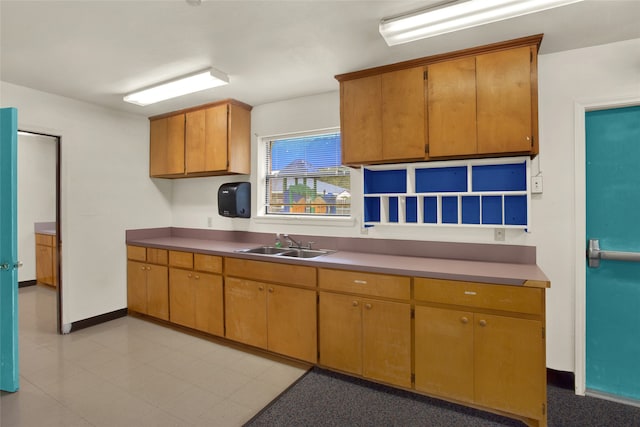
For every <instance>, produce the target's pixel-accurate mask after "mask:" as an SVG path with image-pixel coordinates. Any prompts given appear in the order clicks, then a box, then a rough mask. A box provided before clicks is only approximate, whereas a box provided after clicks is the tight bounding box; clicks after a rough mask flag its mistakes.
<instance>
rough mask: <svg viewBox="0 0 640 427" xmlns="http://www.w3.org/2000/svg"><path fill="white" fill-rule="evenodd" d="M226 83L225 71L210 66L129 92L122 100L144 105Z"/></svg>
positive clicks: (227, 79)
mask: <svg viewBox="0 0 640 427" xmlns="http://www.w3.org/2000/svg"><path fill="white" fill-rule="evenodd" d="M228 83H229V77H228V76H227V75H226V74H225V73H223V72H222V71H218V70H216V69H215V68H210V69H208V70H206V71H199V72H197V73H195V74H190V75H188V76H185V77H180V78H179V79H176V80H172V81H169V82H166V83H162V84H160V85H157V86H153V87H150V88H148V89H143V90H140V91H138V92H133V93H130V94H129V95H127V96H125V97H124V100H125V101H126V102H130V103H132V104H136V105H141V106H145V105H149V104H154V103H156V102H160V101H164V100H166V99H171V98H176V97H178V96H182V95H186V94H188V93H194V92H199V91H201V90H205V89H211V88H212V87H217V86H223V85H226V84H228Z"/></svg>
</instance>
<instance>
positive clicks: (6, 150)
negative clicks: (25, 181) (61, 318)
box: [0, 108, 20, 392]
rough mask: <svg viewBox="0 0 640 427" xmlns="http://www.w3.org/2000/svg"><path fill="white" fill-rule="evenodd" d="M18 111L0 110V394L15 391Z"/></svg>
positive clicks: (16, 386) (17, 378) (16, 345)
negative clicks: (0, 391)
mask: <svg viewBox="0 0 640 427" xmlns="http://www.w3.org/2000/svg"><path fill="white" fill-rule="evenodd" d="M17 127H18V111H17V110H16V109H15V108H2V109H0V390H3V391H10V392H13V391H17V390H18V387H19V385H20V384H19V375H18V272H17V271H16V268H18V260H17V259H16V258H17V256H18V244H17V218H16V216H17V198H16V191H17V178H16V165H17V152H18V151H17V145H18V144H17V143H18V131H17Z"/></svg>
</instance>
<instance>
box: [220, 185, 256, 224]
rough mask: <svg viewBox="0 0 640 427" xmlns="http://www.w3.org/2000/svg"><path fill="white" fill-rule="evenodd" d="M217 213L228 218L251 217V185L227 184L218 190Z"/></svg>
mask: <svg viewBox="0 0 640 427" xmlns="http://www.w3.org/2000/svg"><path fill="white" fill-rule="evenodd" d="M218 213H219V214H220V215H221V216H227V217H230V218H236V217H238V218H249V217H250V216H251V183H250V182H229V183H227V184H222V185H221V186H220V188H219V189H218Z"/></svg>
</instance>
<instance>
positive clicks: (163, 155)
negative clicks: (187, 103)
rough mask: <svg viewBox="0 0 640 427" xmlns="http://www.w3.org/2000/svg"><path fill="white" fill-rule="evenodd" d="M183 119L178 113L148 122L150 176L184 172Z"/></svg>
mask: <svg viewBox="0 0 640 427" xmlns="http://www.w3.org/2000/svg"><path fill="white" fill-rule="evenodd" d="M184 121H185V119H184V114H178V115H176V116H170V117H165V118H162V119H157V120H152V121H151V122H150V124H149V126H150V128H151V129H150V144H149V175H150V176H166V175H177V174H183V173H184Z"/></svg>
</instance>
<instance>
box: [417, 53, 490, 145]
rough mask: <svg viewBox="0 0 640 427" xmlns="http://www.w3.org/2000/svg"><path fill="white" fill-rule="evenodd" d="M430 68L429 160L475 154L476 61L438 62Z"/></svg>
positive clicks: (465, 59)
mask: <svg viewBox="0 0 640 427" xmlns="http://www.w3.org/2000/svg"><path fill="white" fill-rule="evenodd" d="M427 69H428V79H427V99H428V117H429V120H428V129H429V157H442V156H456V155H466V154H475V153H476V152H477V149H478V147H477V135H476V60H475V58H473V57H471V58H462V59H457V60H454V61H444V62H438V63H436V64H431V65H429V66H428V67H427Z"/></svg>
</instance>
